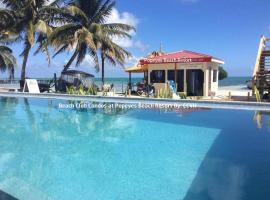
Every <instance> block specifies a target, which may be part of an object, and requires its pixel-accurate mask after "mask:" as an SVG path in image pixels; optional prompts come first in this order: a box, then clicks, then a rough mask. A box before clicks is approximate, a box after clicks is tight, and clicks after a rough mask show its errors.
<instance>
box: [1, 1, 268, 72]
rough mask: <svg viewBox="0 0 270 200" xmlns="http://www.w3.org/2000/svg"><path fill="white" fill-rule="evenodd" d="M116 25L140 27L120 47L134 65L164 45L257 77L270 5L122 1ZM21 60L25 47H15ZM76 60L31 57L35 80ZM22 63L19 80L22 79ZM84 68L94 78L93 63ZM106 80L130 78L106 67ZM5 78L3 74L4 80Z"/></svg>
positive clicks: (114, 17) (64, 56)
mask: <svg viewBox="0 0 270 200" xmlns="http://www.w3.org/2000/svg"><path fill="white" fill-rule="evenodd" d="M116 2H117V6H116V8H115V9H114V11H113V13H112V16H111V18H110V19H109V21H110V22H124V23H130V24H132V25H134V26H136V28H137V32H136V33H131V34H132V35H133V38H132V40H124V41H122V40H121V41H120V40H118V41H117V42H118V43H119V44H121V45H123V46H124V47H125V48H127V49H128V50H129V51H130V52H132V54H133V58H132V59H130V60H129V61H127V64H126V66H129V65H132V64H134V63H135V62H136V61H137V60H138V59H139V58H140V57H143V56H145V55H147V54H149V53H150V52H152V51H153V50H157V49H159V46H160V43H162V44H163V49H164V50H165V51H166V52H172V51H178V50H182V49H186V50H191V51H197V52H201V53H207V54H211V55H213V56H216V57H219V58H221V59H223V60H224V61H225V62H226V64H225V65H224V67H225V69H226V70H227V71H228V72H229V75H230V76H251V74H252V70H253V65H254V63H255V58H256V54H257V49H258V43H259V38H260V36H261V35H263V34H264V35H266V36H269V35H270V14H269V11H270V2H269V0H246V1H244V0H166V1H164V0H135V1H131V0H129V1H128V0H117V1H116ZM13 49H14V54H15V55H16V56H17V57H18V55H19V53H20V52H21V49H22V46H21V45H14V46H13ZM70 56H71V53H69V54H62V55H61V56H58V57H56V58H55V59H53V61H52V63H51V66H50V67H48V64H47V62H46V59H45V56H44V55H38V56H33V55H31V56H30V58H29V63H28V66H27V74H28V76H29V77H52V75H53V73H54V72H57V73H58V74H59V73H60V71H61V69H62V67H63V65H64V64H65V62H66V61H67V59H68V58H69V57H70ZM21 62H22V59H21V58H19V60H18V68H17V70H16V71H17V72H16V75H18V74H20V67H21V66H20V65H21ZM80 69H82V70H84V71H87V72H91V73H94V74H95V76H96V77H100V73H96V72H95V70H93V64H92V63H91V60H90V58H87V59H86V60H85V62H84V63H83V64H82V65H81V67H80ZM105 75H106V77H127V74H125V73H124V72H123V69H122V68H121V67H119V66H118V67H111V66H109V65H107V66H106V71H105ZM1 76H3V75H1Z"/></svg>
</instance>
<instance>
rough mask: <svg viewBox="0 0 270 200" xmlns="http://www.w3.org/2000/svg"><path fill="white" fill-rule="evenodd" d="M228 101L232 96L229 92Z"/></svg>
mask: <svg viewBox="0 0 270 200" xmlns="http://www.w3.org/2000/svg"><path fill="white" fill-rule="evenodd" d="M229 99H230V100H231V99H232V94H231V92H229Z"/></svg>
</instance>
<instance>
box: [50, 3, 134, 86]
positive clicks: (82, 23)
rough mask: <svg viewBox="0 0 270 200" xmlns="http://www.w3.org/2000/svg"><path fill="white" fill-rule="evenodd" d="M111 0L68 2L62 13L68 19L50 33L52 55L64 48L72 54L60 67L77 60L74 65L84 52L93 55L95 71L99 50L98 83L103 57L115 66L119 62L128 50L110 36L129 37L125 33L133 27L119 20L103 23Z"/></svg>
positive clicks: (103, 62)
mask: <svg viewBox="0 0 270 200" xmlns="http://www.w3.org/2000/svg"><path fill="white" fill-rule="evenodd" d="M114 6H115V2H114V1H112V0H89V1H85V0H75V1H72V2H71V3H69V4H68V5H67V6H66V7H65V9H64V10H63V12H64V13H65V14H66V16H68V18H69V20H70V22H68V23H65V24H64V25H63V26H59V27H57V28H56V29H55V30H54V31H53V32H52V34H51V36H50V42H51V44H52V45H53V46H54V47H55V48H56V53H55V55H54V56H56V55H58V54H59V53H62V52H64V51H66V50H69V51H70V50H72V51H73V54H72V56H71V58H70V59H69V61H68V62H67V63H66V65H65V66H64V69H63V71H66V70H67V69H68V68H69V67H70V66H71V64H72V63H73V62H74V60H75V59H77V62H76V66H78V65H79V64H80V63H81V62H82V61H83V60H84V58H85V56H86V55H87V54H88V55H90V56H91V57H92V58H93V61H94V63H95V67H96V69H97V70H99V63H98V55H97V52H98V50H100V53H101V56H100V57H101V65H102V82H103V83H104V66H105V60H108V61H109V63H111V64H113V65H116V64H120V65H123V63H124V62H125V58H126V57H128V56H130V53H129V52H127V51H126V50H125V49H123V48H122V47H120V46H119V45H117V44H116V43H115V42H113V38H114V37H118V38H119V37H124V38H126V37H131V36H130V34H129V32H130V31H131V30H134V27H132V26H130V25H126V24H121V23H106V21H107V18H108V17H109V16H110V14H111V12H112V9H113V7H114Z"/></svg>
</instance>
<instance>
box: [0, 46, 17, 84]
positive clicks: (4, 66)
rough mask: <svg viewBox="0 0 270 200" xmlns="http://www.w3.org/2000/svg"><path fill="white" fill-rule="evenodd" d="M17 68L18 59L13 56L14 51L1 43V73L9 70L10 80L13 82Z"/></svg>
mask: <svg viewBox="0 0 270 200" xmlns="http://www.w3.org/2000/svg"><path fill="white" fill-rule="evenodd" d="M15 66H16V58H15V57H14V56H13V54H12V50H11V49H10V48H9V47H7V46H5V45H2V44H1V42H0V71H1V72H5V71H7V70H8V73H9V80H12V79H14V68H15Z"/></svg>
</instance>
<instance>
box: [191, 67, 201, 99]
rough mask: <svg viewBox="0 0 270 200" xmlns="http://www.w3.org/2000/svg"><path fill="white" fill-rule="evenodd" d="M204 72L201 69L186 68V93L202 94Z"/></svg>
mask: <svg viewBox="0 0 270 200" xmlns="http://www.w3.org/2000/svg"><path fill="white" fill-rule="evenodd" d="M203 84H204V72H203V71H202V70H201V69H188V70H187V95H188V96H203Z"/></svg>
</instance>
